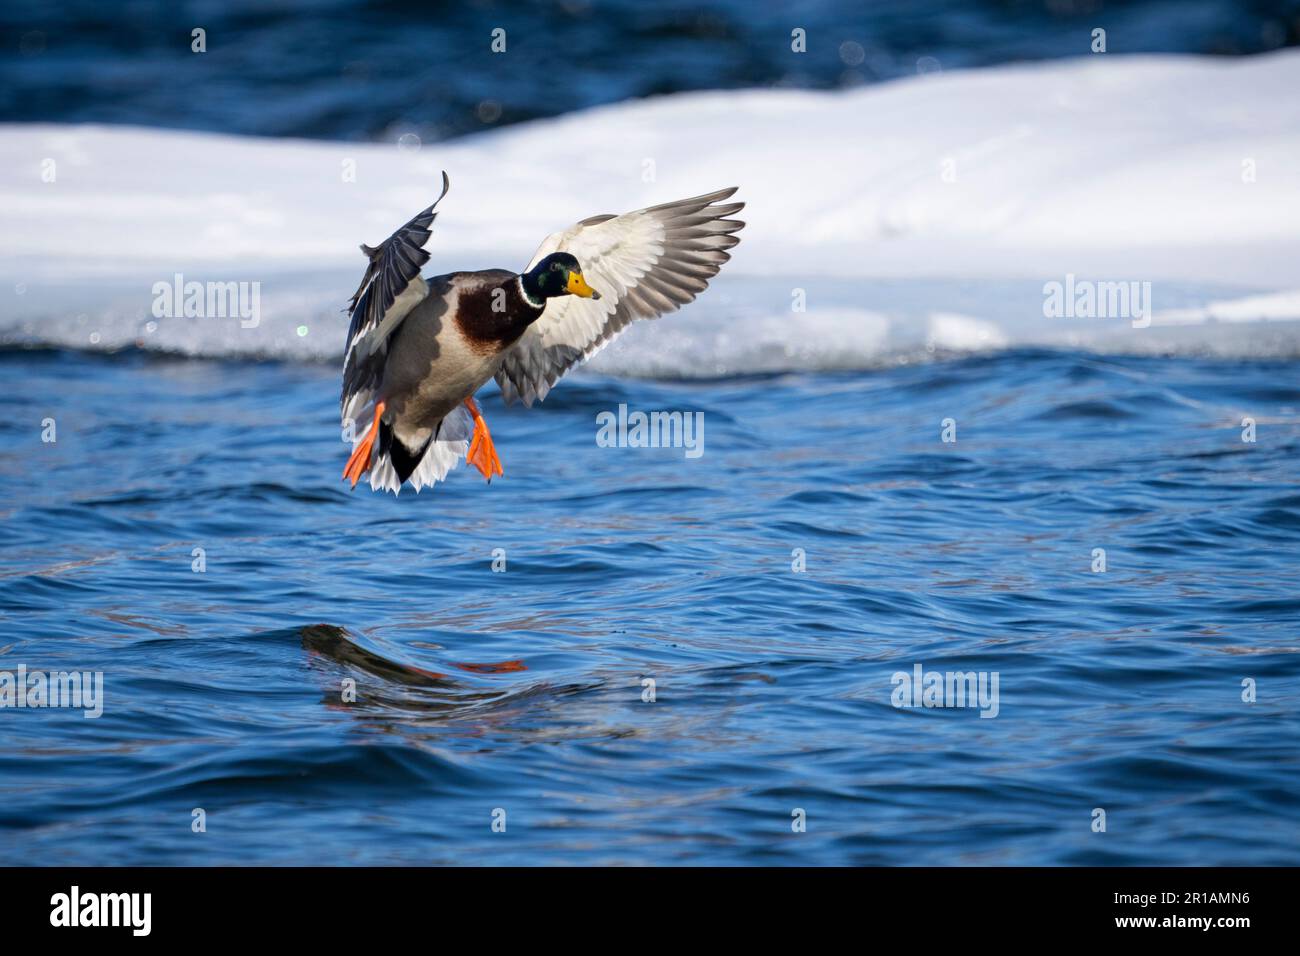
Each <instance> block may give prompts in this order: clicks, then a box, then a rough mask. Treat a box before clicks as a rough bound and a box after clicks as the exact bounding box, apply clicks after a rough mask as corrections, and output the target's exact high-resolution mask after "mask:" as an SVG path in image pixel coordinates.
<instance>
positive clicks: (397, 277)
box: [339, 172, 451, 421]
mask: <svg viewBox="0 0 1300 956" xmlns="http://www.w3.org/2000/svg"><path fill="white" fill-rule="evenodd" d="M450 186H451V183H450V180H448V178H447V174H446V173H445V172H444V173H443V174H442V194H441V195H439V196H438V198H437V199H436V200H434V202H433V205H431V206H429V207H428V208H427V209H425V210H424V211H423V212H421V213H419V214H418V215H417V216H415V218H413V219H412V220H411V221H410V222H408V223H407V224H406V225H404V226H402V228H400V229H398V230H397V231H396V232H395V233H393V234H392V235H391V236H389V237H388V239H387V240H385V241H384V242H382V243H380V244H379V246H377V247H376V246H368V245H366V244H365V243H362V245H361V251H362V252H363V253H364V254H365V255H366V257H367V258H368V259H369V260H370V262H369V264H368V265H367V266H366V274H365V275H364V276H363V277H362V279H361V285H359V286H358V287H357V291H356V292H355V293H354V294H353V296H352V301H351V302H350V303H349V304H348V310H349V312H351V321H350V322H349V324H348V343H347V354H346V356H345V358H344V361H343V393H342V395H341V397H340V399H339V406H340V410H341V412H342V416H343V419H344V420H345V421H346V420H347V419H349V418H355V417H356V414H357V413H358V412H359V411H360V410H361V409H362V408H364V407H365V406H366V405H368V404H369V403H370V399H371V398H372V397H373V396H374V391H375V389H377V388H378V387H379V381H380V379H381V378H382V377H383V368H384V358H385V355H386V349H387V342H388V338H389V336H391V335H392V333H393V330H394V329H395V328H397V326H398V324H399V323H400V322H401V321H402V319H404V318H405V317H406V315H407V314H408V313H409V312H410V311H411V309H412V308H414V307H415V306H416V304H418V303H419V301H420V300H421V299H423V298H424V297H425V296H426V295H427V294H428V287H427V286H426V284H425V281H424V279H423V277H422V276H421V275H420V270H421V269H422V268H423V267H424V264H425V263H426V262H428V261H429V253H428V252H427V251H425V249H424V244H425V243H426V242H428V241H429V237H430V236H431V235H432V234H433V221H434V220H435V219H437V218H438V214H437V213H436V212H435V211H434V210H435V209H436V208H437V206H438V203H440V202H442V199H443V197H444V196H446V195H447V190H448V189H449V188H450Z"/></svg>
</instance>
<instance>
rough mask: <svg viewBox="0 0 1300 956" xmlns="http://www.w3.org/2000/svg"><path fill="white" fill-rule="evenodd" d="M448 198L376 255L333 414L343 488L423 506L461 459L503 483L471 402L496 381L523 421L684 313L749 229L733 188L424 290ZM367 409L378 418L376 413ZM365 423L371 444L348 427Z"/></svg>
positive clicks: (570, 234) (582, 232) (549, 243)
mask: <svg viewBox="0 0 1300 956" xmlns="http://www.w3.org/2000/svg"><path fill="white" fill-rule="evenodd" d="M449 188H450V182H449V180H448V179H447V174H446V173H443V177H442V195H440V196H439V197H438V199H437V200H436V201H435V202H434V203H433V205H432V206H430V207H429V208H428V209H425V210H424V211H423V212H421V213H420V214H419V215H417V216H416V217H415V218H414V219H412V220H411V221H410V222H408V223H407V224H406V225H404V226H403V227H402V228H401V229H398V230H397V232H395V233H393V234H392V236H390V237H389V238H388V240H387V241H385V242H384V243H382V244H381V245H379V246H376V247H371V246H367V245H364V244H363V245H362V246H361V251H362V252H363V253H365V255H366V257H367V258H368V259H369V265H368V266H367V267H366V274H365V276H364V277H363V278H362V280H361V285H360V287H359V288H358V289H357V291H356V294H355V295H353V296H352V301H351V303H350V305H349V307H348V308H349V310H350V312H351V323H350V326H349V328H348V341H347V353H346V356H345V358H344V366H343V397H342V400H341V403H340V404H341V410H342V416H343V423H344V427H345V428H352V429H353V439H352V455H351V457H350V458H349V459H348V462H347V465H346V466H345V467H344V469H343V478H344V479H345V480H349V481H351V482H352V487H353V488H355V487H356V484H357V482H358V481H359V480H360V479H361V476H362V475H364V474H365V473H366V472H367V471H369V472H370V487H371V488H373V489H375V490H380V489H382V490H387V491H392V492H393V493H394V494H396V493H397V492H398V491H399V490H400V489H401V487H402V484H403V483H404V482H407V481H409V482H410V483H411V485H412V487H414V488H415V490H416V491H417V492H418V491H419V490H420V489H421V488H422V487H425V486H427V485H432V484H434V483H435V482H438V481H441V480H442V479H444V478H445V477H446V476H447V473H448V472H450V471H451V470H452V469H453V468H455V467H456V465H457V464H458V463H459V461H460V459H461V458H462V457H467V458H468V460H469V462H470V464H472V465H474V466H475V467H476V468H478V470H479V471H480V472H481V473H482V474H483V476H484V477H485V478H487V480H488V481H489V482H490V481H491V480H492V477H493V475H504V474H505V469H504V468H503V467H502V464H501V459H500V457H499V456H498V454H497V450H496V446H495V445H494V444H493V442H492V435H491V433H490V432H489V431H488V427H487V422H486V421H484V419H483V413H482V411H481V410H480V408H479V405H478V403H477V402H476V401H475V400H474V394H475V392H477V391H478V390H479V389H480V388H482V387H483V386H484V385H486V384H487V382H488V381H489V380H490V379H492V378H495V379H496V380H497V384H498V385H499V386H500V387H501V396H502V398H503V399H504V401H505V402H506V404H507V405H509V404H512V403H513V402H515V401H522V402H523V403H524V405H526V406H529V407H531V406H532V404H533V402H536V401H541V400H542V399H544V398H545V397H546V395H547V393H548V392H549V391H550V390H551V387H552V386H553V385H555V383H556V381H557V380H559V378H560V377H561V376H562V375H564V374H565V373H566V372H567V371H568V370H569V369H571V368H572V367H573V366H574V365H576V364H577V363H578V362H581V361H584V360H585V359H587V358H589V357H591V356H592V355H593V354H595V353H596V352H597V351H598V350H599V349H601V348H602V347H603V346H605V345H606V344H607V343H609V342H610V341H611V340H612V339H613V338H614V337H615V336H617V335H618V333H619V332H621V331H623V329H625V328H626V327H627V326H628V325H630V324H631V323H632V322H633V321H634V320H636V319H653V318H657V317H658V316H661V315H663V314H664V313H667V312H673V311H675V310H677V309H679V308H680V307H681V306H683V305H685V304H686V303H687V302H690V301H692V300H693V299H694V298H695V297H696V296H697V295H698V294H699V293H701V292H703V291H704V289H705V288H706V287H707V286H708V284H709V280H710V279H711V278H713V277H714V276H715V275H717V273H718V270H719V269H720V268H722V264H723V263H724V262H726V261H727V260H728V259H730V258H731V256H730V255H729V254H728V252H727V250H728V249H730V248H731V247H732V246H734V245H736V243H738V242H739V241H740V239H739V237H737V236H736V235H735V234H736V233H737V232H738V231H739V230H740V229H741V228H742V227H743V226H744V225H745V224H744V223H743V222H740V221H739V220H736V219H729V218H727V217H728V216H731V215H732V214H733V213H736V212H739V211H740V210H741V209H742V208H744V203H739V202H732V203H728V202H724V200H726V199H729V198H730V197H731V196H732V195H733V194H734V193H735V192H736V189H735V187H732V188H730V189H720V190H718V191H717V192H714V193H708V194H707V195H704V196H696V197H695V198H693V199H682V200H678V201H677V202H670V203H665V204H664V205H662V206H651V207H650V208H649V209H638V210H636V211H635V212H629V213H625V214H623V215H621V216H613V215H604V216H592V217H591V218H590V219H584V220H582V221H581V222H579V223H577V224H576V225H573V226H570V227H569V228H568V229H565V230H563V231H561V232H557V233H553V234H552V235H550V236H548V237H547V238H546V240H545V241H544V242H543V243H542V244H541V246H540V247H539V248H538V250H537V252H536V253H535V254H534V255H533V258H532V261H531V262H530V263H529V264H528V268H527V269H525V270H524V271H523V272H515V271H513V270H511V269H485V270H483V271H481V272H451V273H448V274H446V275H440V276H434V277H433V278H430V279H426V278H424V277H423V276H421V274H420V270H421V268H422V267H423V266H424V264H425V263H426V262H428V261H429V253H428V252H426V251H425V249H424V244H425V243H426V242H428V241H429V237H430V235H431V234H432V227H433V221H434V219H435V218H437V215H438V214H437V213H436V212H435V211H434V210H435V209H436V208H437V206H438V203H440V202H442V200H443V198H444V197H445V196H446V195H447V190H448V189H449ZM372 406H373V407H372ZM367 412H368V413H369V419H368V420H369V424H368V425H367V427H366V429H365V431H364V432H363V433H362V434H360V435H356V434H355V431H356V423H357V422H358V421H362V420H365V419H362V418H360V416H362V415H363V414H364V413H367Z"/></svg>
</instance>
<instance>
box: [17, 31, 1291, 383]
mask: <svg viewBox="0 0 1300 956" xmlns="http://www.w3.org/2000/svg"><path fill="white" fill-rule="evenodd" d="M1297 85H1300V53H1298V52H1296V51H1288V52H1281V53H1276V54H1269V55H1263V56H1257V57H1250V58H1244V59H1234V60H1221V59H1210V58H1198V57H1178V56H1169V57H1116V56H1113V55H1109V54H1107V55H1098V56H1094V57H1092V58H1089V59H1082V60H1073V61H1057V62H1052V63H1047V64H1037V65H1031V66H1008V67H996V68H991V69H986V70H975V71H965V72H961V71H959V72H952V73H942V74H932V75H926V76H919V77H915V78H911V79H907V80H900V81H897V82H893V83H887V84H882V85H879V86H873V87H870V88H865V89H858V90H852V91H848V92H792V91H783V90H751V91H740V92H718V93H692V94H681V95H675V96H669V97H662V98H658V99H650V100H642V101H634V102H628V103H624V104H620V105H617V106H611V107H602V108H598V109H594V110H588V111H584V112H581V113H576V114H570V115H567V116H563V117H559V118H556V119H548V120H540V121H537V122H533V123H528V124H522V125H518V126H513V127H510V128H508V129H504V130H500V131H495V132H490V133H483V134H478V135H474V136H468V137H464V138H462V139H459V140H455V141H451V142H446V143H437V144H433V145H430V146H426V147H423V148H419V149H415V150H412V149H403V148H400V147H397V146H389V145H377V144H371V145H363V144H355V143H319V142H304V141H296V140H267V139H243V138H238V137H229V136H219V135H211V134H198V133H185V132H171V131H160V130H146V129H132V128H120V127H113V128H108V127H96V126H52V125H26V124H23V125H8V126H5V127H0V158H3V162H2V163H0V199H2V200H3V202H4V204H5V207H6V209H7V210H8V214H9V215H8V219H9V223H10V228H9V229H7V230H6V231H5V232H4V234H3V235H0V250H2V253H0V263H2V265H0V346H3V347H5V348H8V349H14V348H34V347H57V348H75V349H90V350H100V351H110V352H111V351H117V350H120V349H126V348H139V349H146V350H150V351H158V352H163V353H172V354H178V355H186V356H199V357H246V358H279V359H289V360H303V361H334V360H336V359H337V357H338V356H339V354H340V352H341V348H342V340H343V336H344V331H345V328H346V318H345V316H344V315H343V314H342V313H341V311H340V310H341V307H342V305H343V304H344V303H345V302H346V300H347V298H348V296H349V295H350V294H351V292H352V290H353V288H354V287H355V284H356V282H357V281H358V280H359V278H360V274H361V272H362V266H363V264H364V263H363V260H362V258H361V256H360V254H359V253H358V252H356V247H357V245H358V244H359V243H360V242H362V241H366V242H370V243H375V242H377V241H379V240H381V239H382V238H384V237H385V236H386V235H388V233H389V232H391V231H392V229H393V228H394V226H395V225H396V224H399V223H401V222H403V221H405V220H406V219H407V218H409V216H410V215H411V214H412V213H413V212H414V211H415V210H417V209H419V208H421V207H422V206H423V205H425V204H427V203H428V202H429V201H431V199H432V197H433V196H435V195H436V193H437V189H436V186H437V184H438V182H439V173H440V171H441V170H442V169H446V170H448V171H449V173H450V174H451V178H452V192H451V195H450V196H449V197H448V199H447V200H446V201H445V202H444V203H443V208H444V212H443V215H442V216H441V217H440V218H439V221H438V224H437V229H436V232H435V236H434V239H433V241H432V242H431V244H430V250H431V252H432V253H433V259H432V261H431V263H430V266H429V267H428V269H429V270H430V271H451V270H454V269H458V268H467V269H474V268H485V267H490V266H501V265H511V264H513V265H515V266H516V267H522V265H523V264H524V263H525V262H526V261H527V260H528V258H529V256H530V255H531V253H532V251H533V249H534V247H535V246H536V245H537V243H538V242H540V240H541V239H542V238H543V237H544V236H545V235H547V234H548V233H549V232H551V231H553V230H555V229H557V228H560V227H563V226H565V225H567V224H569V223H571V222H572V221H573V220H575V219H577V218H580V217H583V216H586V215H590V214H592V213H596V212H600V211H614V212H617V211H622V210H625V209H630V208H636V207H638V206H641V205H647V204H651V203H654V202H660V201H664V200H667V199H672V198H677V197H680V196H686V195H692V194H696V193H700V192H704V191H707V190H710V189H714V188H717V187H719V186H723V185H733V184H734V185H739V186H740V187H741V193H740V197H739V198H742V199H745V200H746V201H747V202H748V204H749V206H748V208H747V209H746V212H745V214H744V217H745V218H746V219H747V220H748V223H749V225H748V227H747V228H746V230H745V231H744V233H742V239H743V241H742V243H741V245H740V246H739V247H738V248H737V249H736V254H735V258H734V260H733V261H732V262H731V263H730V264H729V265H728V266H727V268H726V269H725V270H724V274H723V275H722V276H720V277H719V279H718V281H717V282H716V283H715V285H714V287H713V288H712V289H710V291H709V292H708V293H706V294H705V296H704V297H703V298H702V299H701V300H700V301H699V302H698V303H696V304H694V305H692V306H690V307H688V309H687V310H686V311H685V312H684V313H683V314H680V315H675V316H672V317H669V318H667V319H664V320H662V321H660V322H656V323H641V324H639V325H638V326H637V327H636V328H634V329H633V330H632V331H630V332H629V333H628V334H627V335H626V336H624V337H623V338H621V339H619V340H618V341H617V342H616V343H615V344H614V345H613V346H612V347H611V348H609V349H607V350H606V351H605V352H603V353H602V354H601V355H599V356H597V357H596V359H595V360H594V361H593V363H592V365H593V367H594V368H595V369H597V370H599V371H602V372H604V373H607V374H615V375H634V376H652V377H681V376H717V375H731V374H745V373H751V372H780V371H799V370H821V369H854V368H864V367H872V366H876V365H880V364H885V363H891V362H898V361H912V360H918V359H922V360H923V359H929V358H936V357H943V356H946V355H950V354H969V353H970V352H973V351H988V350H999V349H1006V348H1017V347H1025V346H1040V345H1042V346H1061V347H1069V348H1078V349H1086V350H1095V351H1098V352H1138V353H1147V354H1201V353H1207V354H1214V355H1223V356H1249V357H1258V356H1274V357H1280V358H1287V359H1291V358H1296V357H1298V356H1300V290H1297V289H1296V286H1297V285H1300V282H1298V281H1297V277H1296V275H1295V270H1294V263H1295V261H1297V256H1298V254H1300V100H1297V99H1296V98H1295V97H1294V96H1292V95H1290V91H1292V90H1294V89H1295V88H1296V87H1297ZM187 282H199V283H203V284H205V287H206V284H209V283H213V284H222V285H224V284H235V286H236V287H238V284H239V283H246V284H247V288H248V289H249V290H252V289H254V288H255V289H256V308H255V309H253V308H251V306H250V307H249V308H246V309H245V311H244V312H239V311H238V310H231V309H227V310H225V312H226V314H225V316H224V317H222V316H208V317H201V316H198V315H195V316H192V317H189V318H171V317H165V316H167V315H171V314H174V313H175V312H176V311H177V310H176V309H175V308H172V309H167V308H159V307H158V306H159V297H160V295H163V294H164V293H163V292H162V291H161V290H164V289H168V288H171V287H174V286H177V285H179V286H181V287H182V288H183V286H184V284H185V283H187ZM1076 282H1077V283H1082V284H1087V283H1094V284H1114V283H1126V284H1127V283H1135V285H1134V286H1133V288H1134V290H1135V294H1137V293H1136V290H1139V289H1141V288H1142V285H1143V284H1144V283H1149V289H1148V290H1147V293H1146V296H1145V301H1144V304H1143V308H1144V309H1145V313H1144V314H1142V315H1139V316H1137V317H1136V318H1135V317H1134V316H1133V315H1131V314H1129V313H1125V314H1122V315H1112V316H1111V317H1109V318H1108V317H1105V316H1104V315H1100V317H1096V318H1078V317H1075V316H1074V315H1073V314H1072V310H1070V311H1071V314H1069V316H1068V317H1066V316H1057V317H1053V316H1051V315H1049V314H1048V311H1049V310H1048V308H1047V305H1046V302H1047V299H1048V292H1047V290H1048V288H1049V287H1050V286H1052V284H1054V283H1056V284H1062V285H1065V284H1068V285H1070V286H1071V287H1073V285H1074V284H1075V283H1076ZM1100 298H1101V296H1100V294H1099V299H1100ZM244 304H245V305H246V306H247V305H248V302H247V300H245V301H244ZM218 311H221V310H218ZM1081 311H1082V310H1081ZM1104 311H1105V310H1104V309H1095V310H1094V312H1093V313H1089V314H1094V315H1099V314H1100V313H1102V312H1104ZM159 312H161V313H163V316H162V317H160V316H159V315H157V314H156V313H159ZM254 312H255V313H256V314H255V315H254V314H253V313H254ZM1130 312H1132V309H1130Z"/></svg>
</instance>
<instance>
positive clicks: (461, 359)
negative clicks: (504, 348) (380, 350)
mask: <svg viewBox="0 0 1300 956" xmlns="http://www.w3.org/2000/svg"><path fill="white" fill-rule="evenodd" d="M408 322H409V319H408ZM439 324H440V325H441V323H439ZM448 326H449V327H448ZM403 332H404V333H407V330H406V329H403ZM418 332H419V329H418V328H416V327H414V326H413V327H412V328H411V330H410V333H408V334H404V335H402V336H401V338H400V339H399V340H397V341H394V342H393V343H392V356H393V358H392V359H390V361H389V365H388V367H386V369H385V375H384V384H383V387H382V389H381V392H382V393H383V396H384V401H385V403H386V404H387V406H388V408H389V410H390V412H391V414H392V415H393V419H394V421H395V422H397V423H398V424H400V425H401V426H403V429H402V430H411V429H426V428H433V427H434V426H436V425H437V424H438V422H440V421H441V420H442V419H443V417H444V416H446V415H447V414H448V413H449V412H451V411H452V410H454V409H455V408H456V406H457V405H459V404H461V403H462V402H463V401H465V399H467V398H469V397H470V396H472V395H473V394H474V393H475V392H476V391H478V390H479V389H480V388H482V387H483V386H484V385H486V384H487V383H488V382H489V381H490V380H491V379H492V376H494V375H495V374H496V373H497V370H498V369H500V367H501V353H500V352H498V351H496V350H495V349H494V350H492V351H490V352H488V351H485V350H483V349H475V348H474V347H473V346H471V344H470V343H469V342H467V341H466V340H465V338H464V336H462V335H461V334H460V333H459V331H458V330H457V329H456V327H455V325H454V323H448V325H447V326H442V327H441V328H440V329H438V330H437V334H436V339H435V341H436V348H427V347H426V348H409V346H411V345H413V344H415V343H414V341H412V340H415V339H418V338H423V340H424V342H425V343H427V342H428V340H429V337H428V336H423V337H421V336H418V335H417V334H416V333H418ZM404 356H405V357H406V358H403V357H404ZM410 356H419V359H418V360H417V361H412V360H411V359H410ZM393 359H397V361H394V360H393Z"/></svg>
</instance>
